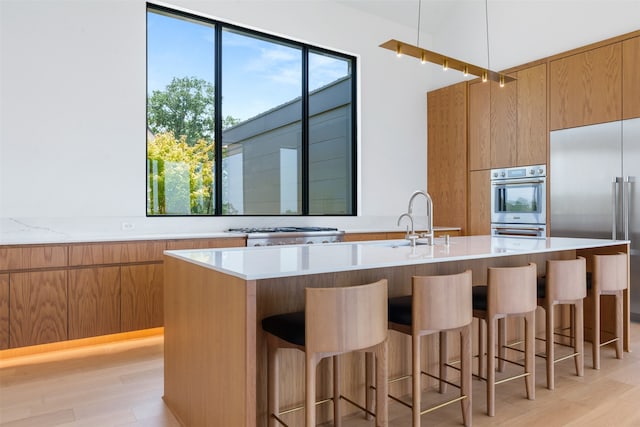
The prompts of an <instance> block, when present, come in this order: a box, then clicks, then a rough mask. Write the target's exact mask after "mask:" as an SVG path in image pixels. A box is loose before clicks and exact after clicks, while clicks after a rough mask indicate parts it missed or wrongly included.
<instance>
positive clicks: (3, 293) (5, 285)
mask: <svg viewBox="0 0 640 427" xmlns="http://www.w3.org/2000/svg"><path fill="white" fill-rule="evenodd" d="M7 348H9V275H8V274H0V350H5V349H7Z"/></svg>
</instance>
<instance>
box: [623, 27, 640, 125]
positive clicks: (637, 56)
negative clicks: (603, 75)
mask: <svg viewBox="0 0 640 427" xmlns="http://www.w3.org/2000/svg"><path fill="white" fill-rule="evenodd" d="M622 116H623V118H625V119H632V118H636V117H640V37H634V38H632V39H629V40H625V41H624V42H622Z"/></svg>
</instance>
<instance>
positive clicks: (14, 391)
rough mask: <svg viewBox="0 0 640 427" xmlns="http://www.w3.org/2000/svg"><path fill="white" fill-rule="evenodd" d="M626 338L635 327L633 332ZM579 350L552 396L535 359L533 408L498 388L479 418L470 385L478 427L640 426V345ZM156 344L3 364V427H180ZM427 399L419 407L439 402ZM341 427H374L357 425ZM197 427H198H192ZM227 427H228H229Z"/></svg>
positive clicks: (444, 415) (428, 419)
mask: <svg viewBox="0 0 640 427" xmlns="http://www.w3.org/2000/svg"><path fill="white" fill-rule="evenodd" d="M631 334H632V338H636V337H640V324H638V323H632V324H631ZM590 349H591V347H590V345H589V344H586V345H585V351H586V352H587V355H586V357H585V376H584V377H583V378H578V377H576V376H575V373H574V372H575V371H574V368H573V362H572V361H571V360H568V361H565V362H562V363H560V364H558V365H557V367H556V390H555V391H549V390H547V389H546V388H545V370H544V361H543V360H542V359H538V362H537V365H536V369H537V375H536V383H537V386H536V400H535V401H529V400H527V399H526V398H525V394H524V383H523V380H516V381H512V382H510V383H506V384H503V385H500V386H498V387H497V404H496V416H495V417H493V418H490V417H487V416H486V415H485V389H484V383H483V382H481V381H474V389H473V398H474V401H473V424H474V425H475V426H486V425H492V426H493V425H500V426H502V425H504V426H515V425H517V426H544V427H552V426H581V427H584V426H598V427H600V426H640V410H639V409H640V340H636V341H633V339H632V352H631V353H625V354H624V359H623V360H617V359H615V357H614V352H613V350H612V349H608V348H606V349H603V351H604V352H603V357H602V369H601V370H600V371H595V370H593V369H591V368H590V366H591V357H590V356H589V352H590ZM162 352H163V339H162V337H161V336H155V337H148V338H142V339H136V340H128V341H122V342H118V343H110V344H101V345H95V346H91V347H88V348H83V349H72V350H64V351H57V352H52V353H48V354H45V355H38V356H24V357H18V358H12V359H6V360H0V426H3V427H8V426H29V427H39V426H47V427H49V426H58V425H65V426H92V427H95V426H149V427H151V426H153V427H156V426H157V427H161V426H166V427H174V426H178V423H177V422H176V420H175V419H174V418H173V417H172V415H171V413H170V412H169V411H168V409H167V408H166V406H165V405H164V404H163V401H162V399H161V397H162V392H163V357H162ZM440 397H441V396H440V395H438V394H437V393H425V398H429V399H431V398H440ZM390 420H391V422H390V426H392V427H400V426H403V427H404V426H410V420H411V416H410V413H409V410H408V409H406V408H404V407H402V406H401V405H399V404H397V403H391V404H390ZM422 421H423V425H425V426H427V425H428V426H458V425H461V423H462V418H461V415H460V411H459V406H458V405H452V406H450V407H447V408H444V409H442V410H439V411H436V412H434V413H432V414H427V415H424V416H423V418H422ZM344 425H345V426H346V427H360V426H365V425H369V426H370V425H372V423H371V422H365V421H364V420H362V419H360V418H359V417H352V418H350V419H349V420H347V422H345V423H344ZM196 427H200V426H196ZM229 427H233V426H229Z"/></svg>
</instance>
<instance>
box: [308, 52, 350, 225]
mask: <svg viewBox="0 0 640 427" xmlns="http://www.w3.org/2000/svg"><path fill="white" fill-rule="evenodd" d="M351 70H352V67H351V61H350V60H347V59H344V58H339V57H334V56H330V55H326V54H321V53H315V52H310V53H309V87H310V88H309V91H310V93H309V214H311V215H350V214H353V212H352V203H351V201H352V198H353V178H352V176H353V174H352V165H353V158H352V156H353V152H352V146H353V144H355V141H353V136H352V135H353V132H352V128H353V123H352V122H353V120H352V117H353V115H352V109H353V100H352V85H353V78H352V72H351Z"/></svg>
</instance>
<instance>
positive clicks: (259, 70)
mask: <svg viewBox="0 0 640 427" xmlns="http://www.w3.org/2000/svg"><path fill="white" fill-rule="evenodd" d="M355 86H356V85H355V58H353V57H351V56H348V55H344V54H341V53H337V52H331V51H327V50H325V49H320V48H317V47H314V46H309V45H306V44H302V43H298V42H294V41H291V40H285V39H282V38H278V37H274V36H271V35H267V34H262V33H258V32H255V31H252V30H247V29H243V28H239V27H237V26H233V25H228V24H224V23H221V22H217V21H211V20H207V19H204V18H200V17H196V16H191V15H187V14H184V13H182V12H176V11H171V10H168V9H165V8H162V7H159V6H151V5H150V6H148V9H147V215H154V216H155V215H160V216H162V215H355V213H356V208H355V200H356V194H355V164H356V162H355V146H356V144H355V141H356V129H355V111H356V106H355Z"/></svg>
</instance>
